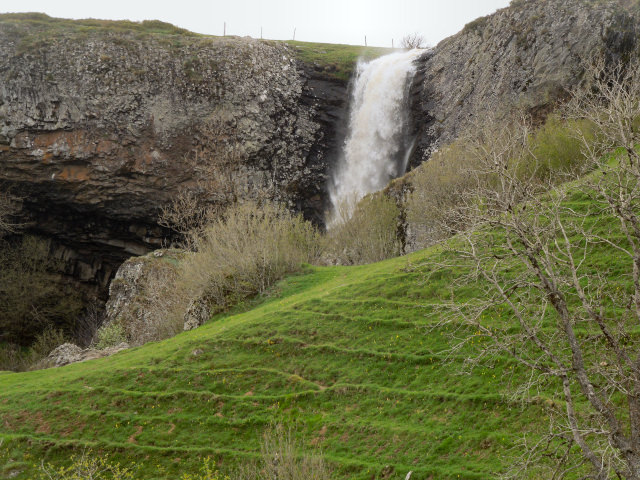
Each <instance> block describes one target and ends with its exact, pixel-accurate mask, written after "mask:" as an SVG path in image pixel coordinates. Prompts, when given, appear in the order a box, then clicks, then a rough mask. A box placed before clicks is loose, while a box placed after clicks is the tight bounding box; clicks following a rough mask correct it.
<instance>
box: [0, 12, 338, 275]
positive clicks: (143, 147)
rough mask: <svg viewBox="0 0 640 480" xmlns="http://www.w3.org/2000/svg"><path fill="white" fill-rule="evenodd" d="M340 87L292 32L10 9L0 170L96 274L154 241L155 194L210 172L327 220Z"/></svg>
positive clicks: (69, 255) (1, 82)
mask: <svg viewBox="0 0 640 480" xmlns="http://www.w3.org/2000/svg"><path fill="white" fill-rule="evenodd" d="M345 102H346V86H345V85H344V83H341V82H339V81H332V80H331V79H329V78H324V77H322V76H321V75H320V74H318V73H316V72H314V71H313V69H311V68H309V67H307V66H306V65H303V64H302V63H300V62H299V61H298V60H296V58H295V56H294V52H293V51H292V50H291V48H290V47H287V46H286V45H285V44H282V43H276V42H263V41H258V40H253V39H250V38H228V37H226V38H211V37H202V36H198V35H195V34H190V33H189V32H184V31H180V30H179V29H176V28H175V27H172V26H170V25H167V24H162V23H161V22H143V23H142V24H131V23H129V24H127V25H123V24H122V22H99V21H82V22H70V21H61V20H56V19H51V18H49V17H46V16H44V15H36V14H32V15H3V16H0V182H1V184H2V186H3V188H9V189H11V191H12V192H13V193H14V194H17V195H18V196H20V197H22V198H23V200H24V201H23V204H24V212H23V213H24V216H25V217H26V218H27V219H28V221H29V222H30V227H29V230H30V231H31V232H33V233H37V234H39V235H42V236H45V237H48V238H52V239H54V241H55V243H56V245H57V247H56V249H57V252H58V255H59V256H61V257H63V258H65V259H66V260H67V264H68V265H69V269H70V273H73V274H74V275H75V276H77V277H79V278H81V279H82V280H86V281H96V282H97V283H99V284H101V285H102V286H106V283H107V281H108V279H109V278H110V276H111V275H112V273H113V271H114V269H115V268H117V266H118V265H119V264H120V263H121V262H122V261H123V260H124V259H125V258H127V257H129V256H130V255H139V254H143V253H145V252H147V251H149V250H150V249H153V248H156V247H158V246H159V245H160V243H161V240H162V237H163V235H166V233H167V232H166V231H164V232H163V231H162V229H161V228H160V227H159V226H158V225H157V222H156V221H157V216H158V210H159V207H161V206H162V205H165V204H167V203H168V202H169V201H170V200H171V199H172V198H173V197H175V195H177V193H178V192H179V191H181V190H183V189H185V188H189V187H193V186H194V185H196V184H197V183H198V182H199V181H200V180H201V178H200V177H202V176H203V175H204V173H203V172H206V173H207V174H209V175H211V173H212V172H214V173H215V174H216V176H218V177H219V178H217V179H216V180H217V181H216V183H215V188H218V189H220V190H221V191H224V192H226V193H228V192H233V195H234V196H239V197H256V196H263V197H268V198H273V199H278V200H281V201H284V202H286V203H287V204H289V205H290V206H291V208H293V209H295V210H297V211H302V212H304V214H305V215H306V216H307V217H308V218H311V219H314V220H316V221H318V222H320V221H321V219H322V211H323V209H324V204H323V190H324V184H325V172H326V171H327V162H328V158H330V156H331V152H332V150H334V149H335V148H336V145H337V144H338V140H337V137H336V135H337V132H336V130H335V128H334V125H335V124H337V119H338V118H339V117H340V116H341V115H342V114H343V109H344V108H345ZM203 162H204V163H206V162H209V163H211V162H213V163H214V164H215V165H214V166H215V169H214V170H212V169H211V168H208V169H207V168H203V167H206V165H205V166H203V165H202V163H203ZM209 167H211V165H209ZM230 184H232V185H230Z"/></svg>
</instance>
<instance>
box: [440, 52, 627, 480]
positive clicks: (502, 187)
mask: <svg viewBox="0 0 640 480" xmlns="http://www.w3.org/2000/svg"><path fill="white" fill-rule="evenodd" d="M588 77H589V82H587V85H586V86H585V87H584V88H582V89H580V90H578V91H577V92H576V93H575V95H574V98H573V100H572V101H571V102H570V104H569V107H568V109H567V112H568V114H567V115H568V116H569V117H570V118H574V119H575V118H579V119H586V120H588V121H590V122H592V123H593V124H594V125H595V126H596V127H597V128H596V131H597V137H596V139H595V140H593V139H591V138H590V139H587V138H586V137H585V136H583V135H582V134H581V132H580V131H576V135H578V136H580V137H581V138H583V139H584V145H583V146H584V149H583V150H584V162H585V163H584V166H585V170H586V169H588V170H592V171H593V173H591V174H590V175H588V176H587V177H586V178H585V179H583V180H581V182H582V183H581V186H580V190H579V191H578V192H576V188H575V185H574V186H573V187H571V186H566V184H565V185H560V186H554V185H552V184H551V183H549V182H548V181H547V182H545V181H541V180H540V178H543V177H540V176H537V175H536V170H537V168H536V167H537V166H539V165H541V164H542V163H543V162H544V161H545V159H542V158H537V157H536V155H535V154H534V153H533V152H532V151H531V149H530V148H529V139H530V135H529V128H528V126H527V124H526V122H513V123H512V124H511V125H510V126H507V127H504V126H498V125H496V124H494V125H491V122H489V125H488V126H487V124H485V127H484V128H481V129H480V132H479V133H476V134H475V135H474V136H473V137H470V138H469V139H468V141H467V146H468V155H470V156H471V157H472V158H473V159H474V165H476V169H475V171H474V177H475V185H474V187H473V188H470V189H469V190H468V192H467V193H466V194H465V195H463V196H462V199H461V202H460V204H459V205H457V206H456V207H455V208H453V209H452V210H451V211H450V212H449V215H448V220H447V223H448V226H449V228H451V229H452V231H454V232H456V233H458V235H459V236H458V237H457V239H455V241H452V242H451V243H450V245H451V248H452V250H453V251H454V253H455V255H453V256H449V257H448V258H453V260H451V261H447V262H443V263H441V264H439V265H438V266H437V267H440V268H449V269H451V268H456V269H457V270H459V269H462V270H463V271H465V272H466V274H464V275H463V276H462V277H461V278H460V280H459V283H461V284H464V285H469V284H470V283H473V284H474V285H475V286H476V288H478V289H480V293H479V294H478V295H475V296H474V297H475V298H474V299H473V300H470V301H466V302H461V301H458V300H456V299H455V298H453V299H452V300H451V301H448V302H445V305H444V306H440V307H439V308H441V309H442V317H441V321H440V323H439V324H438V326H437V327H436V328H441V327H443V326H445V325H446V326H447V328H448V329H450V330H452V331H453V332H454V334H453V337H452V338H454V339H455V341H454V342H453V343H452V347H451V349H450V350H449V351H448V352H447V353H449V354H453V353H455V354H463V355H464V357H465V358H466V361H465V362H466V364H467V365H468V366H474V365H477V364H478V363H482V362H484V361H487V360H490V359H492V358H495V356H496V355H504V354H508V355H510V356H511V357H512V358H513V359H515V360H516V361H517V362H518V363H519V364H520V365H521V366H522V367H523V369H524V370H523V372H524V373H523V374H522V375H521V376H520V377H518V378H524V379H526V380H523V381H522V383H520V384H519V385H518V389H517V392H516V393H520V394H523V395H527V396H528V395H531V394H532V392H534V394H535V392H540V391H544V393H545V395H550V396H551V400H552V401H551V402H550V404H549V406H548V413H549V417H550V419H551V423H550V428H549V430H548V433H547V434H545V435H540V436H538V437H537V440H536V441H534V442H533V443H531V441H530V440H529V439H525V441H523V447H525V448H523V449H522V452H523V456H522V459H521V461H520V462H518V463H517V467H516V468H514V470H513V471H511V472H510V473H511V474H512V476H513V477H515V478H522V475H523V472H522V471H523V470H530V469H532V468H533V469H539V470H547V471H546V472H545V473H544V474H542V473H540V472H538V475H541V476H542V477H544V478H564V477H565V476H566V475H567V474H568V473H569V472H574V473H575V474H576V475H578V476H582V478H594V479H599V480H604V479H608V478H611V476H613V475H615V476H617V477H616V478H627V479H640V338H639V337H638V335H637V333H636V331H637V326H638V324H640V217H639V216H638V215H640V156H639V155H638V152H637V149H636V148H637V145H638V144H639V143H640V133H639V131H638V128H637V122H638V118H640V69H639V68H638V66H637V65H631V66H629V67H627V68H625V67H623V66H618V67H616V68H613V69H612V68H606V65H605V64H604V62H598V63H597V65H596V66H595V67H593V68H591V69H590V70H589V75H588ZM603 152H610V153H611V154H610V155H605V156H603V155H602V153H603ZM607 255H608V256H616V257H615V258H616V261H615V268H616V269H617V270H616V271H615V272H609V271H607V265H606V264H605V265H603V264H602V262H601V259H602V258H607V257H606V256H607ZM431 267H436V266H435V265H431ZM622 267H624V269H623V271H620V269H621V268H622ZM500 311H507V312H509V317H510V318H511V319H512V320H513V321H510V322H507V323H505V322H501V321H498V320H495V319H496V317H498V312H500ZM470 352H472V353H470ZM576 447H577V448H576Z"/></svg>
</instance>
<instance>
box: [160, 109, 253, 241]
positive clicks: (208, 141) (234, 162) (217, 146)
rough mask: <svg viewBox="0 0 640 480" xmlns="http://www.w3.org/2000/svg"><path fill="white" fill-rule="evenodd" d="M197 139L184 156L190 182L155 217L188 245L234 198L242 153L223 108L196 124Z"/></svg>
mask: <svg viewBox="0 0 640 480" xmlns="http://www.w3.org/2000/svg"><path fill="white" fill-rule="evenodd" d="M198 141H199V142H200V145H198V146H196V147H194V148H193V149H192V150H190V151H189V152H188V153H187V154H186V155H185V157H184V161H185V163H186V165H187V167H188V168H189V169H190V170H191V171H192V172H193V180H192V182H191V183H190V184H189V185H187V186H185V187H184V188H182V189H181V190H180V191H179V192H178V194H177V195H176V197H175V198H174V199H173V200H172V201H171V203H169V204H168V205H166V206H164V207H163V208H162V209H161V212H160V217H159V224H160V225H162V226H164V227H167V228H170V229H172V230H173V231H175V232H177V233H178V234H180V235H181V237H182V243H183V246H185V247H186V248H188V249H192V248H193V246H194V245H193V240H194V238H196V237H197V236H198V235H199V234H200V233H201V230H202V228H203V227H204V225H206V224H207V222H209V221H210V220H212V219H214V218H216V217H217V216H218V215H219V214H220V213H221V211H222V210H224V209H225V208H226V207H227V206H228V205H230V204H232V203H234V202H235V201H236V200H237V198H236V195H237V185H236V182H237V180H236V178H235V177H236V176H235V175H234V173H235V172H236V170H237V168H238V166H239V164H240V163H241V159H242V157H243V155H244V152H243V149H242V147H241V144H240V142H239V141H238V140H237V139H236V138H235V132H234V129H233V128H232V127H231V126H230V121H229V119H228V118H227V115H226V114H225V112H223V111H217V112H214V114H212V115H211V117H210V118H209V120H208V121H207V122H205V123H204V124H203V125H202V126H201V127H200V128H199V132H198Z"/></svg>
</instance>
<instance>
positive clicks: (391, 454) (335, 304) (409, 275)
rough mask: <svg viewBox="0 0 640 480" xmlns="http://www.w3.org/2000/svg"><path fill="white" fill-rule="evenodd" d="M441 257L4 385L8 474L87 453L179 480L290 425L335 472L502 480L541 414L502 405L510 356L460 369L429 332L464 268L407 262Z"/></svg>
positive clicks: (306, 285) (28, 473) (24, 474)
mask: <svg viewBox="0 0 640 480" xmlns="http://www.w3.org/2000/svg"><path fill="white" fill-rule="evenodd" d="M441 255H447V254H446V253H443V251H442V250H439V249H437V248H436V249H431V250H426V251H423V252H420V253H417V254H414V255H411V256H409V257H404V258H397V259H393V260H389V261H385V262H382V263H379V264H373V265H367V266H360V267H333V268H316V267H313V268H309V271H308V272H306V273H304V274H301V275H298V276H293V277H290V278H288V279H287V280H286V281H284V282H282V283H281V284H280V285H279V289H278V290H279V291H278V292H277V293H275V294H274V295H273V296H272V297H271V298H269V299H267V300H266V301H264V303H263V304H261V305H259V306H258V307H256V308H254V309H252V310H250V311H247V312H245V313H240V314H236V315H228V316H221V317H217V318H215V319H214V320H213V321H212V322H210V323H209V324H207V325H206V326H204V327H201V328H199V329H197V330H195V331H191V332H186V333H183V334H181V335H178V336H177V337H175V338H173V339H170V340H167V341H163V342H160V343H155V344H147V345H145V346H144V347H141V348H136V349H133V350H130V351H127V352H125V353H121V354H117V355H115V356H114V357H111V358H108V359H102V360H97V361H91V362H87V363H84V364H75V365H71V366H68V367H63V368H58V369H51V370H43V371H36V372H30V373H22V374H9V375H2V376H0V392H1V393H0V417H1V418H2V421H1V422H0V438H2V439H4V440H5V445H8V447H9V450H10V452H11V461H7V462H6V465H5V466H4V468H5V471H4V473H5V474H6V473H7V472H9V471H20V472H21V473H20V474H19V475H18V476H17V477H16V478H19V479H26V478H32V475H33V472H34V470H33V467H32V465H33V463H34V462H36V461H38V459H41V458H45V459H46V460H47V461H51V462H53V463H56V462H60V461H62V460H63V459H65V458H67V457H68V456H69V455H70V454H71V452H72V450H73V449H76V451H77V449H78V448H79V447H80V448H81V447H85V446H86V447H91V448H93V449H94V450H95V451H101V452H107V453H110V454H111V455H112V456H114V457H115V458H117V459H118V460H121V461H126V462H132V461H135V462H138V463H142V464H143V465H144V466H143V467H142V468H141V470H140V472H139V474H140V478H165V477H167V478H174V477H172V475H175V474H176V473H177V472H179V471H185V470H195V469H196V468H197V465H198V463H199V461H200V460H199V459H200V457H202V456H205V455H208V454H212V455H213V456H214V457H215V458H216V459H217V460H218V461H219V462H220V466H221V467H222V468H223V469H226V468H230V467H233V466H234V465H236V464H238V463H240V462H244V461H246V460H247V459H251V458H254V457H255V456H256V455H257V454H258V452H259V448H260V442H261V439H260V436H261V433H262V432H263V431H264V429H265V428H266V427H268V426H269V424H271V423H274V422H281V423H283V424H285V425H293V426H294V428H295V429H296V432H297V433H298V434H299V435H300V436H301V437H303V438H304V442H305V444H306V445H307V446H308V447H310V448H311V447H313V446H317V447H320V448H321V449H322V450H323V452H324V454H325V455H326V457H327V459H328V460H329V461H330V463H331V464H332V465H333V467H334V468H335V469H336V478H361V479H369V478H404V476H405V475H406V474H407V472H408V471H410V470H411V471H413V472H414V475H413V477H412V478H414V479H415V478H418V479H426V478H438V479H444V478H454V479H457V478H467V479H472V478H475V479H481V478H490V477H493V476H494V474H495V473H496V472H497V471H499V470H502V469H503V468H504V466H505V465H507V464H508V462H509V461H510V458H511V457H512V455H513V452H510V451H509V449H511V448H512V447H513V446H514V445H515V442H517V441H518V440H519V439H520V437H521V434H522V432H524V431H530V430H532V429H535V428H536V427H537V425H538V424H537V423H536V419H538V418H540V416H541V415H542V414H543V412H542V409H541V407H539V406H537V405H534V404H532V405H525V406H523V405H521V404H519V403H512V402H510V401H509V400H508V399H507V398H506V397H504V396H503V392H504V388H505V384H504V381H505V380H504V378H505V374H506V373H512V372H513V368H514V365H513V364H511V363H509V362H508V361H506V360H504V361H503V360H501V359H497V362H496V365H495V368H493V369H481V370H478V371H476V372H475V373H474V374H473V375H459V374H458V371H457V370H458V366H459V362H457V361H455V360H454V362H453V364H450V363H448V362H445V361H444V359H443V358H440V357H438V356H437V355H434V354H432V353H431V352H432V351H437V350H441V349H442V348H443V347H445V346H446V344H447V341H448V340H447V338H448V337H447V336H446V335H444V334H443V333H444V332H442V331H440V332H437V331H436V332H435V333H434V332H431V333H429V331H428V327H429V326H430V325H432V324H433V322H434V321H435V319H436V317H434V316H433V315H432V314H431V311H430V310H431V309H430V308H427V307H425V306H424V305H426V304H428V303H431V302H433V301H437V300H438V299H440V298H443V297H445V296H447V295H448V290H449V287H450V285H451V282H452V279H453V278H454V277H455V272H454V271H453V270H451V271H449V272H448V273H443V274H441V275H439V276H437V277H433V276H432V277H431V278H430V280H429V282H428V283H424V281H423V280H424V271H423V269H422V268H417V269H414V268H413V267H412V265H414V264H420V263H423V262H424V261H426V260H429V259H433V258H435V257H439V256H441ZM458 293H459V294H460V300H464V299H465V298H469V297H470V296H473V294H474V289H473V287H469V288H465V289H461V290H460V291H459V292H458ZM0 468H2V464H1V463H0Z"/></svg>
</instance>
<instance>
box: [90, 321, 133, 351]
mask: <svg viewBox="0 0 640 480" xmlns="http://www.w3.org/2000/svg"><path fill="white" fill-rule="evenodd" d="M96 336H97V340H96V343H95V347H96V348H98V349H100V350H102V349H104V348H110V347H115V346H117V345H120V344H121V343H123V342H126V341H127V335H126V332H125V330H124V327H123V326H122V325H121V324H120V323H118V322H111V323H108V324H106V325H103V326H102V327H100V328H99V329H98V332H97V334H96Z"/></svg>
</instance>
